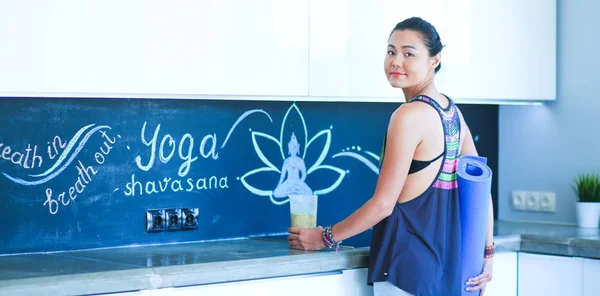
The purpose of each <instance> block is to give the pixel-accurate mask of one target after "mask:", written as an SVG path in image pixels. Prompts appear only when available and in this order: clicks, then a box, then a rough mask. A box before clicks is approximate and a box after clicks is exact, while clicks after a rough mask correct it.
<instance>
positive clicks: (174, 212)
mask: <svg viewBox="0 0 600 296" xmlns="http://www.w3.org/2000/svg"><path fill="white" fill-rule="evenodd" d="M182 217H183V216H182V215H181V209H166V210H165V218H166V223H167V225H166V229H167V230H181V224H182V223H181V222H182V220H183V219H182Z"/></svg>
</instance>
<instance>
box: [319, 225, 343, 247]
mask: <svg viewBox="0 0 600 296" xmlns="http://www.w3.org/2000/svg"><path fill="white" fill-rule="evenodd" d="M332 230H333V228H332V227H331V226H327V227H325V228H323V242H324V243H325V247H327V248H329V249H333V248H335V250H336V251H337V250H339V249H340V244H341V243H342V242H341V241H339V242H336V241H335V239H334V238H333V231H332Z"/></svg>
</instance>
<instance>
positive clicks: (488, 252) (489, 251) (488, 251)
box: [483, 243, 496, 258]
mask: <svg viewBox="0 0 600 296" xmlns="http://www.w3.org/2000/svg"><path fill="white" fill-rule="evenodd" d="M495 253H496V244H495V243H492V245H491V246H486V247H485V250H484V252H483V258H492V257H494V254H495Z"/></svg>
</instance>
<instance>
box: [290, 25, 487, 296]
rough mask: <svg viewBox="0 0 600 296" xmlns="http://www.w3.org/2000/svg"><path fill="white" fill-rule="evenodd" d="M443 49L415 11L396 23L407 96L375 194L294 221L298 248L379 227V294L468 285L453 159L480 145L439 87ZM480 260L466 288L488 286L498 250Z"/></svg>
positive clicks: (392, 66) (335, 244)
mask: <svg viewBox="0 0 600 296" xmlns="http://www.w3.org/2000/svg"><path fill="white" fill-rule="evenodd" d="M442 48H443V46H442V43H441V40H440V37H439V35H438V33H437V30H436V29H435V28H434V27H433V26H432V25H431V24H430V23H428V22H427V21H425V20H423V19H421V18H419V17H412V18H409V19H406V20H404V21H402V22H400V23H398V24H397V25H396V26H395V27H394V29H393V30H392V32H391V34H390V35H389V38H388V44H387V51H386V53H387V54H386V56H385V59H384V67H383V68H384V71H385V75H386V77H387V80H388V82H389V84H390V85H391V86H392V87H394V88H400V89H402V91H403V92H404V96H405V98H406V104H403V105H402V106H400V107H399V108H398V109H397V110H396V111H395V112H394V113H393V114H392V116H391V118H390V120H389V125H388V129H387V133H386V136H385V138H384V144H383V152H382V156H381V159H380V162H381V165H380V172H379V178H378V181H377V186H376V188H375V192H374V193H373V196H372V198H371V199H369V200H368V201H367V202H366V203H365V204H364V205H362V207H360V208H359V209H357V210H356V211H355V212H354V213H353V214H352V215H350V216H349V217H347V218H346V219H344V220H343V221H341V222H339V223H337V224H335V225H332V226H327V227H325V228H322V227H317V228H313V229H302V228H298V227H291V228H290V229H289V232H290V236H289V244H290V246H291V247H292V248H296V249H305V250H318V249H321V248H325V247H327V248H336V249H337V248H339V246H340V244H341V242H342V241H343V240H344V239H346V238H350V237H352V236H355V235H357V234H359V233H362V232H364V231H366V230H367V229H369V228H371V227H373V235H372V241H371V248H370V256H369V274H368V281H369V283H371V284H374V286H375V288H374V291H375V294H376V295H413V294H414V295H461V294H462V291H463V289H462V286H463V283H462V280H461V268H462V265H461V229H460V222H461V220H460V208H459V200H458V182H457V161H458V159H459V156H460V155H461V154H462V155H468V154H472V155H477V150H476V148H475V144H474V141H473V137H472V136H471V133H470V130H469V127H468V126H467V124H466V123H465V121H464V119H463V118H462V114H461V112H460V110H459V109H458V107H457V106H456V105H455V104H454V102H453V100H452V99H450V98H449V97H448V96H446V95H444V94H442V93H440V92H439V91H438V90H437V88H436V86H435V82H434V80H435V75H436V73H438V71H440V69H441V60H442V56H441V50H442ZM482 198H488V197H487V196H482ZM490 198H491V196H490ZM489 204H490V207H489V209H484V210H485V212H482V213H480V214H482V216H484V217H485V216H487V217H488V225H487V238H486V246H487V248H490V249H491V250H493V248H494V247H493V246H494V244H493V241H492V240H493V237H492V233H493V211H492V206H491V205H492V203H491V202H490V203H489ZM492 254H493V252H492ZM484 262H485V263H484V268H483V272H482V273H481V275H479V276H477V277H475V278H473V279H469V280H468V282H467V283H466V284H467V287H466V290H467V291H471V290H473V291H474V290H485V287H486V284H487V282H489V280H491V272H492V264H493V263H492V262H493V261H492V258H491V257H489V258H488V257H486V258H485V259H484Z"/></svg>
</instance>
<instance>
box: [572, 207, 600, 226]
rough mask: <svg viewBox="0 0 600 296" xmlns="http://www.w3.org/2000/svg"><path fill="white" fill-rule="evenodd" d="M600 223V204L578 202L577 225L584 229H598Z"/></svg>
mask: <svg viewBox="0 0 600 296" xmlns="http://www.w3.org/2000/svg"><path fill="white" fill-rule="evenodd" d="M599 223H600V203H598V202H578V203H577V225H578V226H579V227H584V228H598V224H599Z"/></svg>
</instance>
